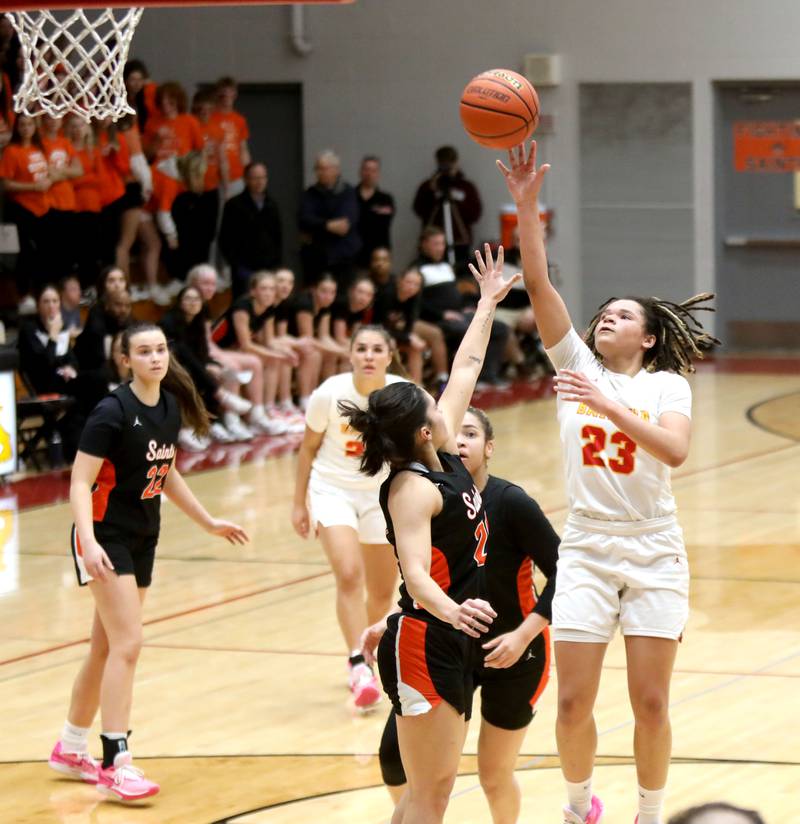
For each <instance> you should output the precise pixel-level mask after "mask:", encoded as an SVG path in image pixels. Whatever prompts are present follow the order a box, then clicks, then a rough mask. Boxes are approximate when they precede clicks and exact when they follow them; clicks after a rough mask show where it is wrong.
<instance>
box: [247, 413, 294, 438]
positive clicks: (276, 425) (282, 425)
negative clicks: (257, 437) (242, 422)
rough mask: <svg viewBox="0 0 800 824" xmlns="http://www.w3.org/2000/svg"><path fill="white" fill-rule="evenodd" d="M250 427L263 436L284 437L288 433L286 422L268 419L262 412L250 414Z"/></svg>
mask: <svg viewBox="0 0 800 824" xmlns="http://www.w3.org/2000/svg"><path fill="white" fill-rule="evenodd" d="M250 425H251V426H252V427H253V428H255V429H256V430H257V431H258V432H263V433H264V434H265V435H285V434H286V433H287V432H288V431H289V425H288V424H287V423H286V421H282V420H280V419H279V418H268V417H267V416H266V415H265V414H264V413H263V412H261V413H260V414H255V413H251V414H250Z"/></svg>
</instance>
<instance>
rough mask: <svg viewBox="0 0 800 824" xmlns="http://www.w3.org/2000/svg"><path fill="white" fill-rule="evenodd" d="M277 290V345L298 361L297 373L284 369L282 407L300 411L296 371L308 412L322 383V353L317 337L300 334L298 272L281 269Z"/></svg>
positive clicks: (280, 393)
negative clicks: (294, 398) (294, 385)
mask: <svg viewBox="0 0 800 824" xmlns="http://www.w3.org/2000/svg"><path fill="white" fill-rule="evenodd" d="M275 287H276V296H277V301H278V303H277V304H276V305H275V338H274V342H275V344H276V345H278V346H280V347H283V348H287V349H289V350H290V351H291V352H293V353H294V354H295V355H296V357H297V358H298V364H297V367H296V369H295V370H292V368H291V366H290V365H288V364H286V365H284V366H282V367H281V369H282V371H281V380H280V385H279V387H278V408H279V409H281V410H284V411H286V412H288V413H289V414H293V413H294V412H296V411H297V410H296V407H295V406H294V403H293V401H292V374H293V371H296V374H297V396H298V401H297V406H298V407H299V409H300V411H302V412H305V410H306V406H307V405H308V399H309V397H310V396H311V393H312V392H313V391H314V390H315V389H316V388H317V384H318V383H319V372H320V368H321V366H322V353H321V352H320V350H319V349H318V348H317V346H316V345H315V343H314V338H313V336H311V335H307V336H306V335H304V336H299V335H298V334H297V332H298V329H297V322H296V315H297V306H298V302H297V296H296V295H295V292H294V272H293V271H292V270H291V269H278V271H277V272H276V273H275ZM290 329H291V330H292V331H290Z"/></svg>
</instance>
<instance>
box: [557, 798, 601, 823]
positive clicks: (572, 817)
mask: <svg viewBox="0 0 800 824" xmlns="http://www.w3.org/2000/svg"><path fill="white" fill-rule="evenodd" d="M602 817H603V802H602V801H601V800H600V799H599V798H598V797H597V796H596V795H593V796H592V808H591V809H590V810H589V814H588V815H587V816H586V818H581V817H580V816H579V815H578V814H577V813H574V812H572V810H571V809H570V808H569V807H564V824H600V819H602Z"/></svg>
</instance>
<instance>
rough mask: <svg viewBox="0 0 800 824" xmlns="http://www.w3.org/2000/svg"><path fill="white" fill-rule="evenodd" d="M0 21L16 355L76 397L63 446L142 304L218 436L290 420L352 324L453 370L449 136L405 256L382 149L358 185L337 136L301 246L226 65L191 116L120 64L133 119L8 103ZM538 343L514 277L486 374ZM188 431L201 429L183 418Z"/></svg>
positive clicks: (429, 368) (462, 310)
mask: <svg viewBox="0 0 800 824" xmlns="http://www.w3.org/2000/svg"><path fill="white" fill-rule="evenodd" d="M6 35H7V32H6V31H5V29H3V28H0V62H2V61H3V60H4V61H5V62H3V67H4V68H3V74H2V83H1V84H0V85H2V94H0V152H1V153H0V179H2V183H3V201H2V204H3V221H4V222H5V223H11V224H14V225H15V226H16V231H17V234H18V239H19V252H18V254H17V256H16V260H15V266H14V275H13V279H14V283H13V286H14V287H15V290H16V300H17V302H18V309H19V317H20V323H19V331H18V347H19V352H20V359H21V364H20V369H21V372H22V374H23V375H24V376H25V379H26V380H27V382H28V383H29V385H30V386H31V389H32V391H35V392H37V393H61V394H65V395H68V396H71V397H73V398H74V399H75V401H76V402H75V404H74V406H73V407H72V408H71V410H70V412H69V413H68V415H67V416H65V418H64V419H62V423H61V427H60V429H61V433H60V434H61V437H62V439H63V442H64V453H65V457H66V458H67V459H69V458H70V456H71V454H73V453H74V449H75V445H76V443H77V435H78V433H79V432H80V427H81V425H82V421H83V420H84V419H85V416H86V414H87V413H88V411H89V410H90V409H91V408H92V406H93V405H94V404H95V403H96V402H97V400H98V399H99V398H101V397H102V396H103V395H104V394H105V393H106V392H107V391H108V390H109V388H112V387H113V386H115V385H117V384H119V383H120V382H121V381H122V380H124V379H125V369H124V364H123V363H122V360H121V358H120V356H119V349H118V335H119V332H120V331H121V330H122V329H123V328H124V327H125V325H126V324H127V323H128V322H129V321H130V319H131V318H132V317H133V316H141V314H142V313H143V312H144V313H149V314H147V316H148V317H153V316H159V317H160V321H159V322H160V323H161V325H162V326H163V328H164V330H165V332H166V333H167V337H168V339H169V340H170V345H171V347H172V349H173V352H174V354H175V355H176V356H177V357H178V358H179V359H180V360H181V362H182V363H183V364H184V365H185V366H186V367H187V369H188V370H189V372H190V374H191V375H192V377H193V378H194V381H195V384H196V386H197V389H198V391H199V393H200V394H201V396H202V397H203V399H204V401H205V403H206V406H207V407H208V408H209V410H210V411H211V412H212V414H213V416H214V421H215V422H214V425H213V427H212V431H211V438H212V439H214V440H216V441H220V442H230V441H241V440H248V439H250V438H252V437H253V436H254V435H255V434H258V433H266V434H271V435H275V434H281V433H285V432H295V431H302V429H303V411H304V408H305V405H306V403H307V401H308V397H309V395H310V394H311V392H312V391H313V390H314V388H315V387H316V386H317V385H318V384H319V382H320V381H321V380H324V379H325V378H327V377H329V376H330V375H333V374H335V373H336V372H339V371H342V370H345V369H347V368H349V363H348V352H349V340H350V336H351V335H352V333H353V331H354V329H355V328H357V326H358V325H360V324H364V323H379V324H382V325H384V326H385V327H386V328H387V329H388V330H389V331H390V333H391V335H392V337H393V338H394V340H395V342H396V345H397V353H398V359H399V360H400V361H402V364H403V367H404V368H405V370H406V371H407V373H408V375H409V377H410V378H411V379H413V380H415V381H417V382H420V383H423V382H424V383H426V384H427V385H428V386H430V387H431V388H432V389H434V390H436V389H438V388H439V387H440V386H441V385H442V383H443V382H444V381H446V379H447V376H448V371H449V358H450V353H452V352H453V351H454V349H455V348H456V347H457V345H458V342H459V340H460V339H461V336H462V335H463V333H464V330H465V329H466V327H467V325H468V324H469V318H470V314H471V312H472V311H473V310H474V305H475V300H476V298H477V293H476V290H475V289H474V288H473V287H474V284H473V283H472V281H471V278H470V277H469V275H468V273H467V269H466V265H465V264H466V259H467V255H468V254H469V250H470V249H471V248H472V243H473V237H472V228H471V227H472V225H473V224H474V222H475V221H476V220H477V219H478V218H479V216H480V212H481V201H480V196H479V194H478V192H477V189H476V188H475V187H474V185H473V184H471V183H470V182H469V181H468V180H467V179H466V178H465V176H464V175H463V173H462V172H461V171H460V169H459V167H458V155H457V153H456V152H455V150H454V149H452V148H451V147H442V148H441V149H439V150H438V151H437V153H436V162H437V168H436V171H435V173H434V174H433V175H432V176H431V177H430V178H429V179H427V180H425V181H423V182H422V183H421V184H420V186H419V189H418V191H417V196H416V198H415V202H414V209H415V211H416V212H417V214H418V216H419V218H420V221H421V229H422V231H421V238H420V243H419V248H418V249H417V250H416V252H413V250H407V251H405V252H403V253H401V254H402V257H399V258H398V253H397V251H396V250H394V249H393V248H392V243H391V226H392V220H393V218H394V216H395V209H396V206H395V201H394V198H393V197H392V196H391V195H390V194H389V193H387V192H385V191H383V190H382V189H381V187H380V174H381V166H380V159H379V158H378V157H377V156H375V155H367V156H365V157H364V159H363V161H362V163H361V167H360V170H359V180H358V183H357V184H356V185H354V186H353V185H350V184H348V183H347V182H346V181H345V180H344V178H343V175H342V170H341V164H340V161H339V158H338V157H337V156H336V154H335V153H334V152H333V151H330V150H325V151H321V152H320V153H319V154H318V155H317V156H316V160H315V167H314V171H315V176H316V181H315V183H314V184H313V185H311V186H309V187H308V189H306V190H305V191H304V192H303V193H302V195H301V200H300V208H299V214H298V215H297V216H296V217H295V219H296V220H297V223H298V228H299V230H300V237H301V247H300V249H299V250H287V249H286V248H285V242H284V232H283V226H284V225H285V224H286V221H288V220H291V219H293V216H290V215H287V214H285V213H284V211H283V210H282V208H281V204H280V203H279V202H277V201H276V199H275V198H273V197H272V195H271V193H270V191H269V167H268V162H269V158H264V159H262V158H255V159H254V158H252V157H251V155H250V148H249V137H250V135H249V130H248V125H247V122H246V120H245V118H244V117H243V116H242V115H241V114H239V113H238V112H237V111H236V109H235V103H236V95H237V89H236V83H235V81H234V80H233V79H231V78H221V79H220V80H219V81H218V82H217V83H216V85H215V86H214V88H213V89H210V90H209V89H205V88H203V89H201V90H199V91H198V92H197V93H196V94H195V95H194V97H193V98H192V101H191V111H189V108H190V107H189V102H188V97H187V94H186V92H185V90H184V89H183V88H182V87H181V86H180V85H179V84H177V83H174V82H166V83H161V84H158V85H157V84H156V83H154V82H153V81H152V80H151V79H150V77H149V75H148V71H147V68H146V67H145V66H144V64H143V63H141V62H140V61H138V60H131V61H129V62H128V63H127V64H126V66H125V81H126V88H127V91H128V102H129V104H130V105H131V107H132V108H133V109H134V111H135V114H132V115H130V116H128V117H126V118H124V119H123V120H121V121H119V122H117V123H110V122H92V123H91V124H86V123H85V122H84V121H83V120H82V119H81V118H80V117H78V116H75V115H72V116H69V117H67V118H66V119H65V120H64V121H59V120H56V119H54V118H52V117H47V116H42V117H37V118H31V117H28V116H25V115H18V116H15V115H14V113H13V110H12V108H11V92H12V89H13V88H14V84H15V83H16V82H18V80H19V78H18V69H17V66H16V62H15V61H16V57H15V56H14V55H15V53H14V49H13V38H11V39H10V40H9V38H7V36H6ZM445 225H446V226H447V227H448V229H449V228H450V227H451V226H452V227H454V229H453V236H452V237H451V238H450V240H451V244H450V245H449V246H448V243H447V238H446V236H445V229H444V227H445ZM289 252H292V253H294V252H297V253H299V259H300V261H301V264H302V265H301V270H300V271H298V272H297V273H296V274H295V273H294V272H293V271H292V270H291V269H289V268H286V267H285V265H284V264H285V261H286V260H287V258H288V257H289ZM510 257H511V258H512V260H511V263H512V264H513V263H514V262H515V261H514V260H513V252H512V254H511V255H510ZM398 262H399V263H400V264H402V265H401V266H400V267H398V266H397V265H396V264H397V263H398ZM6 277H7V278H10V276H6ZM132 281H135V282H132ZM9 285H10V284H6V286H9ZM8 291H9V290H8V289H5V290H4V293H6V294H7V293H8ZM11 292H12V293H13V292H14V290H11ZM145 301H146V303H145ZM87 306H88V313H87ZM536 340H537V339H536V330H535V322H534V320H533V316H532V313H531V310H530V306H529V303H528V301H527V296H526V295H525V292H524V289H515V290H512V293H511V294H510V295H509V297H508V298H507V299H506V301H505V302H504V304H503V305H502V307H501V309H500V311H499V312H498V317H497V319H496V320H495V323H494V326H493V330H492V336H491V342H490V345H489V351H488V353H487V358H486V362H485V367H484V370H483V373H482V375H481V379H482V381H483V382H484V383H485V384H487V385H493V386H503V385H504V382H505V381H506V380H507V378H508V377H509V376H513V375H514V374H518V373H520V372H522V373H526V372H529V371H531V370H532V369H536V368H539V367H540V366H541V363H542V359H541V357H540V352H539V349H538V347H537V344H536ZM181 443H182V444H183V446H184V447H185V448H188V449H195V450H200V449H203V448H204V447H205V446H207V444H208V441H207V440H204V439H201V438H199V437H198V436H197V435H196V434H195V433H193V432H191V431H185V432H183V433H182V434H181Z"/></svg>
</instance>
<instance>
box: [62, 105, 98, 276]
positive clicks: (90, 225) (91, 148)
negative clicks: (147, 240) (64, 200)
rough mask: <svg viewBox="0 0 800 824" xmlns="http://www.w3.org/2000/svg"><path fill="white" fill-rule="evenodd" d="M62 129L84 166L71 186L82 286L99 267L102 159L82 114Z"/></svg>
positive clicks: (73, 117)
mask: <svg viewBox="0 0 800 824" xmlns="http://www.w3.org/2000/svg"><path fill="white" fill-rule="evenodd" d="M64 131H65V133H66V136H67V138H68V139H69V141H70V143H71V144H72V148H73V150H74V152H75V155H76V157H77V158H78V160H79V161H80V164H81V167H82V169H83V173H82V174H81V175H80V177H76V178H74V179H73V181H72V187H73V189H74V190H75V222H74V227H75V228H74V237H75V244H76V261H77V265H78V277H79V278H80V280H81V285H82V286H84V287H86V286H88V285H89V284H92V283H94V282H95V281H96V280H97V276H98V275H99V273H100V269H101V268H102V252H101V246H100V239H101V236H102V219H101V217H100V210H101V209H102V197H101V190H102V173H101V166H102V162H103V161H102V157H101V155H100V149H99V147H98V146H97V145H96V144H95V141H94V135H93V134H92V131H91V128H90V126H89V124H88V123H86V122H85V121H84V120H83V119H82V118H81V117H78V116H77V115H72V116H71V117H69V118H68V119H67V121H66V123H65V125H64Z"/></svg>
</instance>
